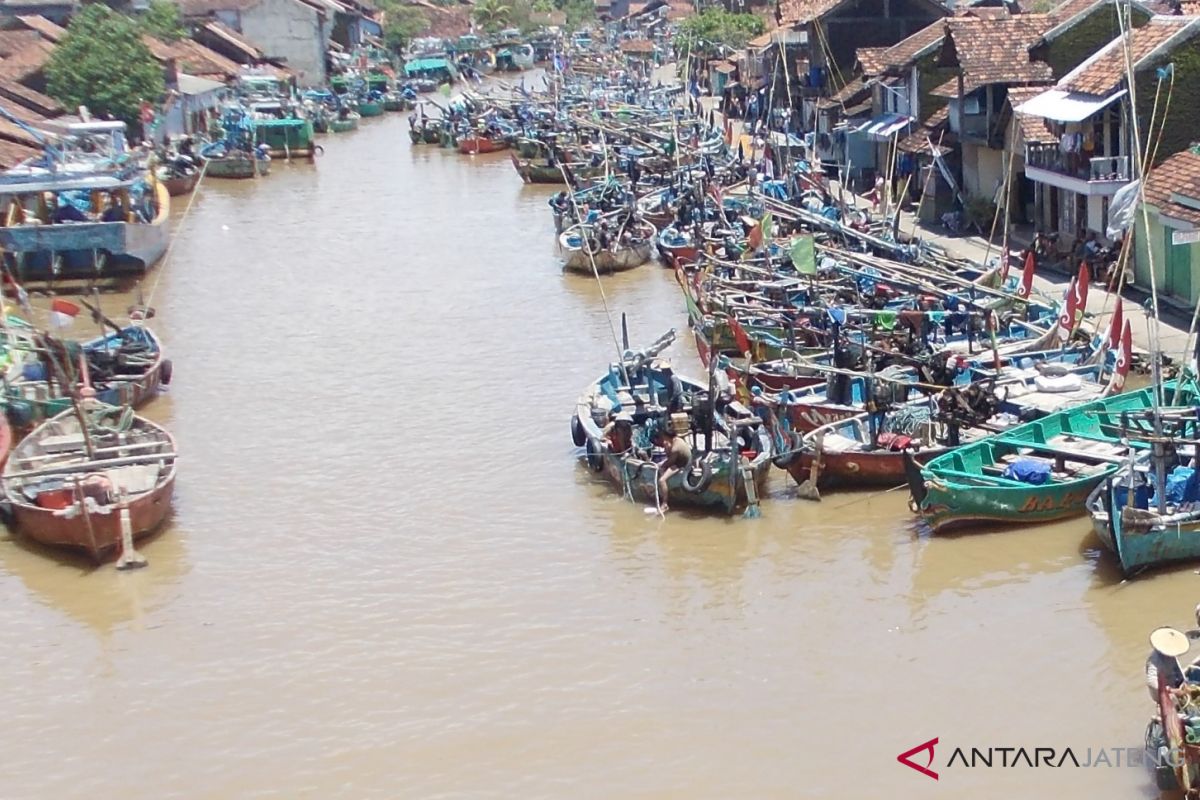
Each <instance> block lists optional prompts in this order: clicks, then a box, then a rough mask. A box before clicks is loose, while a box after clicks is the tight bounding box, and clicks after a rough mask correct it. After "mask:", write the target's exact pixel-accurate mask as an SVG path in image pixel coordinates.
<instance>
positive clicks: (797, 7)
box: [779, 0, 843, 25]
mask: <svg viewBox="0 0 1200 800" xmlns="http://www.w3.org/2000/svg"><path fill="white" fill-rule="evenodd" d="M842 2H843V0H780V2H779V22H780V23H781V24H783V25H797V24H801V23H805V22H811V21H812V20H814V19H820V18H821V17H823V16H825V14H827V13H829V12H830V11H832V10H833V9H835V8H837V7H838V6H840V5H841V4H842Z"/></svg>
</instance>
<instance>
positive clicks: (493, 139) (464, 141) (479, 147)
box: [457, 133, 508, 155]
mask: <svg viewBox="0 0 1200 800" xmlns="http://www.w3.org/2000/svg"><path fill="white" fill-rule="evenodd" d="M457 146H458V152H460V153H462V154H463V155H478V154H481V153H498V152H500V151H501V150H507V149H508V139H506V138H505V137H503V136H493V135H488V134H479V133H471V134H467V135H465V136H460V137H459V138H458V145H457Z"/></svg>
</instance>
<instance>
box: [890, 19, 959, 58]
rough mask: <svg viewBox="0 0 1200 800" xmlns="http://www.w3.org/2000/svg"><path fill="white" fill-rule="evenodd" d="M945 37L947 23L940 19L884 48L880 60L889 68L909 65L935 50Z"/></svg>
mask: <svg viewBox="0 0 1200 800" xmlns="http://www.w3.org/2000/svg"><path fill="white" fill-rule="evenodd" d="M945 37H946V23H945V21H943V20H938V21H937V22H934V23H933V24H931V25H929V26H928V27H925V28H922V29H921V30H919V31H917V32H916V33H914V34H913V35H912V36H909V37H908V38H907V39H902V40H900V41H899V42H897V43H896V44H894V45H892V46H891V47H889V48H887V49H886V50H884V51H883V54H882V55H881V57H880V61H881V62H882V63H883V66H884V67H886V68H889V69H899V68H900V67H905V66H908V65H909V64H911V63H912V62H914V61H916V60H917V59H918V58H920V57H922V56H924V55H926V54H928V53H931V52H933V50H934V49H935V48H936V47H937V46H938V45H940V44H941V43H942V40H943V39H944V38H945Z"/></svg>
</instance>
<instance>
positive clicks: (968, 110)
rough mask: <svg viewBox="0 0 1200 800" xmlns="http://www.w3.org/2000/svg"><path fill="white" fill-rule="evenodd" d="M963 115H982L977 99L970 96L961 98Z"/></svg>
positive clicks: (974, 96)
mask: <svg viewBox="0 0 1200 800" xmlns="http://www.w3.org/2000/svg"><path fill="white" fill-rule="evenodd" d="M963 113H964V114H979V113H982V112H981V111H980V108H979V97H978V96H976V95H971V96H970V97H964V98H963Z"/></svg>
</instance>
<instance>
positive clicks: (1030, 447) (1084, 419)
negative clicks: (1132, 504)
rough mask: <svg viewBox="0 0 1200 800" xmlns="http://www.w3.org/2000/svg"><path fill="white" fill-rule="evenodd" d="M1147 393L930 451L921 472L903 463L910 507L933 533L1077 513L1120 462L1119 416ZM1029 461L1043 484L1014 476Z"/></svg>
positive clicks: (1135, 409) (1144, 404)
mask: <svg viewBox="0 0 1200 800" xmlns="http://www.w3.org/2000/svg"><path fill="white" fill-rule="evenodd" d="M1167 387H1168V389H1171V388H1174V384H1173V383H1168V384H1167ZM1152 391H1153V390H1152V389H1151V388H1146V389H1142V390H1140V391H1137V392H1130V393H1128V394H1117V395H1112V396H1109V397H1106V398H1103V399H1101V400H1094V401H1092V402H1090V403H1085V404H1083V405H1080V406H1076V407H1074V408H1070V409H1067V410H1065V411H1060V412H1058V413H1056V414H1051V415H1049V416H1047V417H1044V418H1042V419H1040V420H1037V421H1035V422H1028V423H1026V424H1024V425H1018V426H1017V427H1015V428H1013V429H1012V430H1010V431H1007V432H1005V433H1002V434H999V435H997V436H993V437H990V438H988V439H984V440H982V441H979V442H975V443H972V444H968V445H965V446H964V447H960V448H957V449H955V450H953V451H951V452H949V453H946V454H945V455H942V456H938V457H937V458H935V459H933V460H932V461H930V462H929V463H928V464H926V465H925V467H924V468H923V469H920V468H918V467H916V466H915V465H913V464H911V462H910V464H909V466H908V470H907V472H908V479H909V489H910V491H911V492H912V506H913V508H914V510H915V511H917V513H919V514H920V515H921V517H922V518H923V519H924V520H925V521H926V522H927V523H928V524H929V526H930V528H932V529H933V531H934V532H935V533H940V532H942V531H945V530H949V529H954V528H958V529H962V528H969V527H973V526H980V525H985V524H988V523H1005V524H1027V523H1037V522H1050V521H1053V520H1058V519H1066V518H1068V517H1074V516H1078V515H1081V514H1083V513H1084V512H1085V510H1086V505H1085V504H1086V503H1087V499H1088V495H1090V494H1091V493H1092V490H1093V489H1095V488H1096V487H1097V486H1098V485H1099V484H1100V483H1101V482H1103V481H1105V480H1107V479H1108V478H1110V477H1111V476H1112V475H1113V474H1115V473H1116V472H1117V470H1118V469H1119V468H1120V466H1121V465H1122V464H1124V463H1126V461H1127V457H1128V452H1129V451H1128V449H1127V448H1126V447H1125V446H1124V445H1123V444H1122V443H1121V415H1122V413H1127V414H1130V415H1133V414H1137V413H1139V412H1145V411H1147V410H1148V409H1150V408H1152V407H1153V403H1154V401H1153V395H1152ZM1133 446H1134V447H1143V446H1144V445H1140V444H1139V443H1136V442H1135V443H1134V444H1133ZM1031 462H1036V463H1040V464H1043V465H1045V467H1048V468H1049V474H1048V475H1046V476H1042V477H1041V478H1039V479H1041V480H1042V481H1043V482H1041V483H1032V482H1029V480H1028V479H1026V480H1020V479H1018V478H1019V477H1020V476H1021V475H1022V474H1026V473H1024V471H1023V470H1022V469H1021V467H1022V466H1027V465H1030V464H1031Z"/></svg>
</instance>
